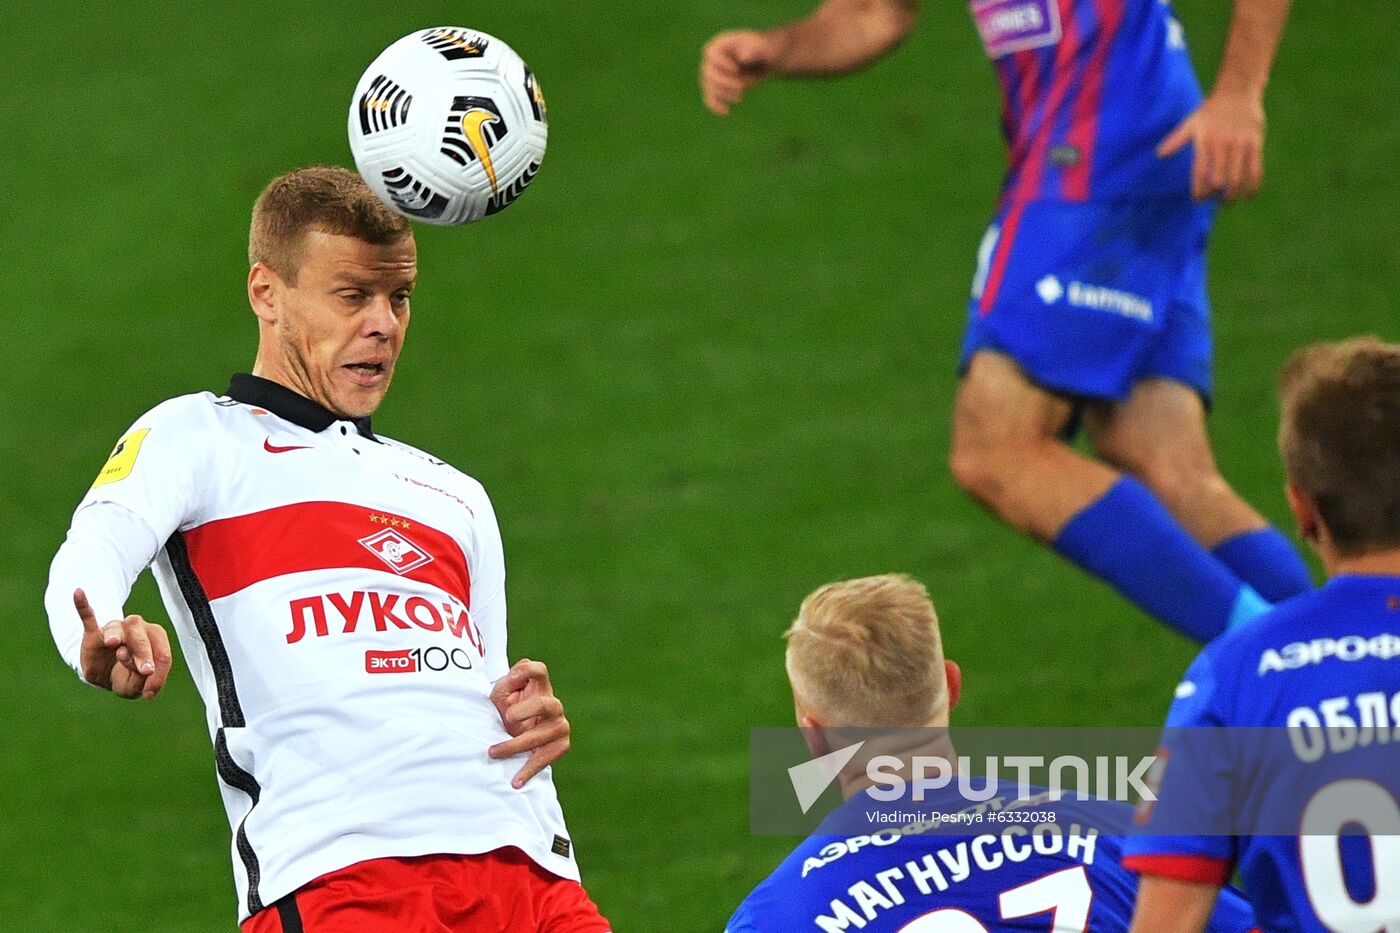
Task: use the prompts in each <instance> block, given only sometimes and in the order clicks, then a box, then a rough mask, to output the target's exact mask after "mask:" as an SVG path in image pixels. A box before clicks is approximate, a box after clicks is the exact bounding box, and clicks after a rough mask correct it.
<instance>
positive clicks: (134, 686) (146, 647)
mask: <svg viewBox="0 0 1400 933" xmlns="http://www.w3.org/2000/svg"><path fill="white" fill-rule="evenodd" d="M73 608H75V609H77V610H78V618H80V619H82V620H83V642H82V649H81V652H80V657H81V660H82V665H83V679H85V680H86V681H87V682H88V683H90V684H92V685H93V686H95V687H102V688H103V689H106V690H110V691H112V692H113V693H115V694H116V695H117V696H119V697H122V698H124V699H127V700H134V699H136V698H137V697H144V698H145V699H147V700H149V699H152V698H153V697H155V695H156V694H157V693H160V688H161V687H164V686H165V679H166V678H167V677H169V676H170V666H171V664H172V663H173V661H174V658H173V656H172V655H171V653H170V638H169V636H167V635H166V634H165V629H163V628H161V627H160V626H159V625H156V624H154V623H152V622H147V621H146V620H145V619H143V618H141V617H140V616H135V615H132V616H127V617H126V618H125V619H122V620H120V621H117V622H108V623H107V624H106V625H104V626H99V625H98V624H97V616H96V615H95V614H94V613H93V611H92V606H91V604H89V603H88V598H87V594H85V593H84V592H83V591H82V590H74V591H73Z"/></svg>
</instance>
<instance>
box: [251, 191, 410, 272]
mask: <svg viewBox="0 0 1400 933" xmlns="http://www.w3.org/2000/svg"><path fill="white" fill-rule="evenodd" d="M309 230H321V231H324V232H326V233H332V234H336V235H338V236H352V237H355V238H356V239H357V240H364V241H365V242H366V243H373V244H375V245H378V246H385V245H389V244H392V243H397V242H399V241H400V240H402V239H403V238H404V237H408V236H412V230H411V229H410V228H409V225H408V220H407V219H405V218H404V217H403V215H401V214H398V213H396V212H395V211H394V210H393V209H392V208H390V207H389V205H387V204H385V203H384V202H383V201H381V200H380V199H379V196H378V195H376V194H375V193H374V191H372V190H371V189H370V187H369V185H367V184H365V180H364V179H363V178H361V177H360V176H359V175H356V174H355V173H354V172H352V171H350V170H349V169H345V168H341V167H340V166H338V165H312V166H308V167H307V168H299V169H296V170H295V171H291V172H288V173H287V174H285V175H279V176H278V177H277V178H274V179H273V180H272V181H271V182H269V183H268V186H267V187H266V188H264V189H263V190H262V194H260V195H258V200H257V203H255V204H254V205H253V223H252V226H251V229H250V230H249V232H248V265H249V266H252V265H255V264H256V263H263V264H264V265H266V266H269V267H270V268H271V269H272V270H273V271H274V272H276V273H277V274H278V275H280V276H282V277H283V278H284V279H286V280H287V281H288V282H293V283H294V282H295V281H296V274H297V269H298V268H299V266H300V265H301V260H302V255H303V244H304V241H305V236H306V233H307V231H309Z"/></svg>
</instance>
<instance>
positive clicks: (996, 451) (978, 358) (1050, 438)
mask: <svg viewBox="0 0 1400 933" xmlns="http://www.w3.org/2000/svg"><path fill="white" fill-rule="evenodd" d="M1071 414H1072V406H1071V404H1070V403H1069V402H1068V401H1066V400H1065V399H1063V398H1061V397H1059V396H1057V395H1054V394H1052V393H1050V392H1047V391H1046V390H1045V389H1042V388H1040V387H1039V386H1037V385H1035V384H1034V383H1032V382H1031V381H1030V380H1029V379H1028V378H1026V375H1025V373H1023V372H1022V371H1021V368H1020V367H1019V366H1017V365H1016V363H1015V362H1014V361H1013V360H1011V359H1010V358H1009V357H1006V356H1003V355H1001V354H1000V353H992V352H990V351H986V350H983V351H980V352H978V353H977V354H976V355H975V356H973V358H972V361H971V364H970V365H969V367H968V370H967V375H966V376H964V377H963V380H962V383H961V384H960V385H959V386H958V393H957V398H956V400H955V401H954V403H953V442H952V450H951V453H950V455H949V465H950V467H951V468H952V471H953V478H954V479H955V480H956V481H957V483H958V485H959V486H961V487H962V488H963V489H964V490H966V491H967V492H968V493H970V494H971V495H972V496H973V497H974V498H976V499H977V500H978V501H980V502H981V503H983V504H984V505H986V506H987V507H988V508H990V509H991V510H992V511H994V512H996V513H997V515H999V516H1001V518H1002V520H1003V521H1005V522H1006V523H1007V524H1008V525H1010V526H1011V527H1013V528H1015V529H1016V530H1018V531H1020V532H1022V533H1024V534H1028V535H1030V536H1032V537H1034V538H1038V539H1040V540H1041V541H1053V540H1054V539H1055V537H1056V535H1058V534H1059V533H1060V530H1061V529H1062V528H1064V526H1065V524H1066V523H1067V522H1068V521H1069V520H1070V518H1072V517H1073V516H1074V515H1077V514H1078V513H1079V512H1081V511H1083V509H1084V508H1085V507H1086V506H1087V505H1089V503H1091V502H1093V501H1094V500H1096V499H1098V498H1099V497H1101V496H1102V495H1103V494H1104V493H1105V492H1107V491H1108V488H1109V487H1110V486H1112V485H1113V484H1114V482H1116V481H1117V479H1118V473H1117V472H1115V471H1114V470H1112V469H1110V468H1109V467H1107V466H1105V465H1103V464H1102V463H1098V462H1096V461H1094V460H1091V459H1090V458H1088V457H1085V456H1083V455H1082V454H1080V453H1078V452H1077V451H1075V450H1073V449H1072V448H1070V447H1069V446H1068V445H1066V444H1065V443H1064V442H1063V441H1061V440H1060V432H1061V431H1062V430H1064V427H1065V425H1066V424H1067V423H1068V422H1069V419H1070V415H1071Z"/></svg>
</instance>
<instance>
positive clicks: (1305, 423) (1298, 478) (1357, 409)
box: [1279, 337, 1400, 557]
mask: <svg viewBox="0 0 1400 933" xmlns="http://www.w3.org/2000/svg"><path fill="white" fill-rule="evenodd" d="M1279 398H1280V401H1281V402H1282V408H1283V412H1282V417H1281V418H1280V419H1279V448H1280V450H1281V451H1282V453H1283V462H1284V468H1285V469H1286V470H1287V472H1288V479H1289V481H1290V482H1292V483H1293V484H1294V485H1296V486H1297V487H1298V488H1300V489H1302V490H1303V492H1305V493H1306V494H1307V495H1308V498H1309V499H1311V500H1312V502H1313V504H1314V505H1315V506H1316V507H1317V512H1318V515H1319V516H1320V517H1321V518H1322V523H1323V525H1325V526H1326V527H1327V532H1328V534H1329V535H1330V536H1331V538H1332V543H1333V544H1334V545H1335V547H1336V549H1337V552H1338V553H1339V554H1340V555H1342V556H1344V557H1354V556H1356V555H1358V554H1364V553H1368V552H1371V551H1378V550H1389V549H1390V548H1395V547H1400V344H1394V343H1384V342H1382V341H1381V340H1378V339H1377V338H1375V337H1356V338H1353V339H1351V340H1344V341H1341V342H1340V343H1318V344H1313V345H1312V346H1308V347H1304V348H1303V349H1301V350H1299V351H1297V352H1296V353H1294V354H1293V356H1292V357H1290V358H1289V360H1288V362H1287V363H1285V364H1284V367H1283V371H1282V373H1281V374H1280V376H1279Z"/></svg>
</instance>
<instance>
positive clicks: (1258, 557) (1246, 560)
mask: <svg viewBox="0 0 1400 933" xmlns="http://www.w3.org/2000/svg"><path fill="white" fill-rule="evenodd" d="M1211 553H1212V554H1214V555H1215V556H1216V557H1218V558H1220V562H1221V563H1223V564H1224V565H1225V566H1226V567H1229V568H1230V569H1231V570H1233V571H1234V572H1235V575H1236V576H1237V577H1239V578H1240V579H1241V580H1243V581H1245V582H1246V583H1248V584H1249V585H1250V586H1252V587H1254V589H1255V592H1257V593H1258V594H1259V595H1260V596H1262V597H1264V598H1265V599H1267V600H1268V601H1269V602H1271V603H1277V602H1282V601H1283V600H1285V599H1288V598H1289V597H1290V596H1298V595H1300V594H1302V593H1306V592H1307V591H1308V590H1310V589H1312V588H1313V582H1312V574H1311V573H1309V572H1308V565H1307V564H1305V563H1303V558H1302V557H1301V556H1300V555H1299V554H1298V551H1297V550H1296V549H1295V548H1294V547H1293V545H1292V543H1291V542H1289V540H1288V539H1287V538H1285V537H1284V536H1283V534H1282V533H1280V532H1279V530H1278V529H1277V528H1260V529H1258V530H1257V531H1246V532H1245V533H1244V534H1239V535H1235V536H1234V537H1233V538H1227V539H1226V540H1224V541H1222V542H1220V543H1219V544H1217V545H1216V546H1215V547H1214V548H1213V549H1212V550H1211Z"/></svg>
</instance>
